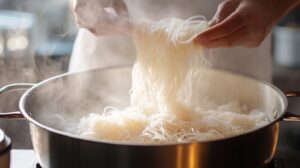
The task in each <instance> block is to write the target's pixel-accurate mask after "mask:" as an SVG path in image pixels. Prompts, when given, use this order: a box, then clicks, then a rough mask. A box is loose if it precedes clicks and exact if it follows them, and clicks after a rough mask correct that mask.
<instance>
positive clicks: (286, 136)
mask: <svg viewBox="0 0 300 168" xmlns="http://www.w3.org/2000/svg"><path fill="white" fill-rule="evenodd" d="M76 32H77V27H76V24H75V23H74V19H73V17H72V13H71V12H70V9H69V2H68V0H0V87H2V86H4V85H7V84H10V83H16V82H32V83H36V82H39V81H41V80H43V79H45V78H48V77H51V76H54V75H57V74H61V73H65V72H67V69H68V64H69V60H70V55H71V53H72V47H73V43H74V40H75V37H76ZM272 36H273V57H274V59H273V60H274V65H273V82H274V84H275V85H277V86H278V87H279V88H280V89H282V90H283V91H287V90H300V7H298V8H296V9H295V10H293V11H292V12H291V13H289V14H288V15H287V16H286V17H285V18H283V19H282V20H281V21H280V22H279V23H278V24H277V25H276V26H275V27H274V29H273V34H272ZM16 97H17V96H16V93H11V94H10V95H5V96H2V97H0V110H1V111H3V112H6V111H12V110H17V109H13V107H17V105H16V102H17V101H15V98H16ZM288 110H289V111H290V112H293V113H295V114H299V115H300V99H299V98H293V99H291V100H290V107H289V109H288ZM0 128H1V129H3V130H4V131H5V132H6V133H7V134H8V135H9V136H10V137H11V138H12V140H13V148H18V149H29V148H31V143H30V138H29V131H28V124H27V122H26V121H25V120H9V121H7V120H6V121H4V120H0ZM279 149H292V150H300V123H296V122H295V123H283V122H282V123H281V128H280V139H279Z"/></svg>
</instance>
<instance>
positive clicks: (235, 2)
mask: <svg viewBox="0 0 300 168" xmlns="http://www.w3.org/2000/svg"><path fill="white" fill-rule="evenodd" d="M239 4H240V1H239V0H226V1H223V2H222V3H220V4H219V5H218V8H217V12H216V13H215V15H214V17H213V18H212V19H211V21H210V23H209V25H210V26H214V25H216V24H218V23H221V22H222V21H223V20H224V19H226V18H227V17H228V16H229V15H230V14H231V13H233V12H234V11H235V10H236V8H237V7H238V6H239Z"/></svg>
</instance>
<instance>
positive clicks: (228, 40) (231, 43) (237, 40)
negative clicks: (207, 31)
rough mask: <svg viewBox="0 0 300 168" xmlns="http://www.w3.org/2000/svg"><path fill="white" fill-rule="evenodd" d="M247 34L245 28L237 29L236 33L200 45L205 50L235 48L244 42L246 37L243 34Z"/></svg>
mask: <svg viewBox="0 0 300 168" xmlns="http://www.w3.org/2000/svg"><path fill="white" fill-rule="evenodd" d="M247 33H249V32H248V31H247V28H246V27H243V28H241V29H239V30H238V31H236V32H234V33H232V34H230V35H228V36H226V37H223V38H219V39H216V40H212V41H208V42H205V43H203V44H202V45H203V46H204V47H206V48H222V47H235V46H238V45H240V44H243V43H244V42H245V41H246V38H247V36H245V34H247Z"/></svg>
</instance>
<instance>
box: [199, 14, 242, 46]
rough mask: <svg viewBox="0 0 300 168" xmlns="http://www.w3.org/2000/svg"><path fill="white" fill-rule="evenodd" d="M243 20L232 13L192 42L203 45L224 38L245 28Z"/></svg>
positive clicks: (238, 15)
mask: <svg viewBox="0 0 300 168" xmlns="http://www.w3.org/2000/svg"><path fill="white" fill-rule="evenodd" d="M245 24H246V22H245V20H244V18H243V17H242V16H241V15H240V14H239V13H237V12H234V13H232V14H231V15H230V16H229V17H227V18H226V19H225V20H224V21H223V22H221V23H219V24H216V25H214V26H212V27H210V28H209V29H208V30H206V31H204V32H202V33H200V34H199V35H198V37H196V39H195V40H194V42H196V43H199V44H202V45H203V44H205V43H207V42H209V41H213V40H216V39H219V38H223V37H226V36H228V35H230V34H232V33H234V32H236V31H238V30H239V29H241V28H242V27H243V26H245Z"/></svg>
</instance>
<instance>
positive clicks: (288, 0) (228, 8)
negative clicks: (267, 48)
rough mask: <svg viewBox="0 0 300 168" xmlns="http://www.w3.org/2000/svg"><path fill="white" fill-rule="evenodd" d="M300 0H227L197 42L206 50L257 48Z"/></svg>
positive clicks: (220, 6) (219, 7)
mask: <svg viewBox="0 0 300 168" xmlns="http://www.w3.org/2000/svg"><path fill="white" fill-rule="evenodd" d="M299 2H300V0H225V1H224V2H222V3H221V4H220V5H219V6H218V9H217V12H216V14H215V16H214V18H213V19H212V21H211V25H210V26H211V27H210V28H208V29H207V30H206V31H204V32H202V33H200V34H199V36H198V37H197V38H196V39H195V40H194V42H195V43H199V44H201V45H203V46H204V47H207V48H219V47H235V46H245V47H258V46H259V45H260V44H261V42H262V41H263V40H264V38H265V37H266V36H267V35H268V33H269V32H270V31H271V28H272V26H273V25H274V24H275V23H276V21H278V20H279V19H280V18H281V17H282V16H283V15H284V14H285V13H287V12H288V11H289V10H291V9H292V8H293V7H295V6H296V5H297V4H298V3H299Z"/></svg>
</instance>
